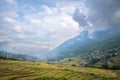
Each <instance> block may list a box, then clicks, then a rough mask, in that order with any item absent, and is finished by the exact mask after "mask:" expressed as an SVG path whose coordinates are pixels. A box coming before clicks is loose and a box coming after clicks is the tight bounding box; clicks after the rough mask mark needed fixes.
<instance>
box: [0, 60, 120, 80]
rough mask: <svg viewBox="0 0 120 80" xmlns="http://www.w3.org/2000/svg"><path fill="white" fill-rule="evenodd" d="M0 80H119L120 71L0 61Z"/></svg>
mask: <svg viewBox="0 0 120 80" xmlns="http://www.w3.org/2000/svg"><path fill="white" fill-rule="evenodd" d="M0 80H120V71H119V70H117V71H112V70H104V69H96V68H84V67H74V66H70V65H62V64H47V63H43V62H27V61H26V62H25V61H11V60H0Z"/></svg>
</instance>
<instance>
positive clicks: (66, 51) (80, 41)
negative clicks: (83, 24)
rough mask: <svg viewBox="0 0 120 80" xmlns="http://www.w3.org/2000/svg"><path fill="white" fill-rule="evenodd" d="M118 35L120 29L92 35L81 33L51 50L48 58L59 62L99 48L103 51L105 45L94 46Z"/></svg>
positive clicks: (86, 32) (85, 32) (102, 31)
mask: <svg viewBox="0 0 120 80" xmlns="http://www.w3.org/2000/svg"><path fill="white" fill-rule="evenodd" d="M119 33H120V29H108V30H101V31H95V32H94V33H92V35H91V34H89V33H88V31H83V32H82V33H80V35H78V36H76V37H75V38H72V39H70V40H68V41H65V42H64V43H63V44H61V45H60V46H58V47H57V48H55V49H54V50H52V51H51V52H50V54H51V55H52V56H50V58H54V59H55V60H59V59H63V58H67V57H75V56H78V55H80V54H83V53H84V54H85V53H91V52H92V51H93V50H96V49H97V48H98V47H100V49H104V45H106V46H105V48H106V49H107V46H108V45H107V44H103V43H101V44H103V46H99V45H98V46H95V45H97V44H100V43H99V42H101V41H103V42H104V40H107V39H108V40H109V38H113V37H114V36H116V35H119ZM113 41H114V40H113ZM105 42H107V41H105ZM116 44H117V42H116ZM111 47H113V46H111Z"/></svg>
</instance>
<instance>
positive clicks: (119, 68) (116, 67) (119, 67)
mask: <svg viewBox="0 0 120 80" xmlns="http://www.w3.org/2000/svg"><path fill="white" fill-rule="evenodd" d="M110 69H112V70H120V65H113V66H112V67H111V68H110Z"/></svg>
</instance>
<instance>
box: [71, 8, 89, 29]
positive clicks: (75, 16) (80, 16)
mask: <svg viewBox="0 0 120 80" xmlns="http://www.w3.org/2000/svg"><path fill="white" fill-rule="evenodd" d="M85 17H86V16H85V15H83V14H81V13H80V9H78V8H77V9H76V10H75V12H74V14H73V19H74V20H75V21H76V22H78V23H79V26H82V27H84V26H86V25H87V22H86V19H85Z"/></svg>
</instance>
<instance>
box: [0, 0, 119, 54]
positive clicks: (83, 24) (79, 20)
mask: <svg viewBox="0 0 120 80" xmlns="http://www.w3.org/2000/svg"><path fill="white" fill-rule="evenodd" d="M119 27H120V0H0V50H7V51H9V52H14V53H21V54H30V55H38V54H41V53H46V52H48V51H50V50H52V49H54V48H56V47H57V46H59V45H60V44H62V43H63V42H64V41H66V40H69V39H71V38H73V37H75V36H77V35H79V34H80V33H81V32H82V31H84V30H88V31H89V32H94V31H95V30H103V29H108V28H119Z"/></svg>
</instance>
